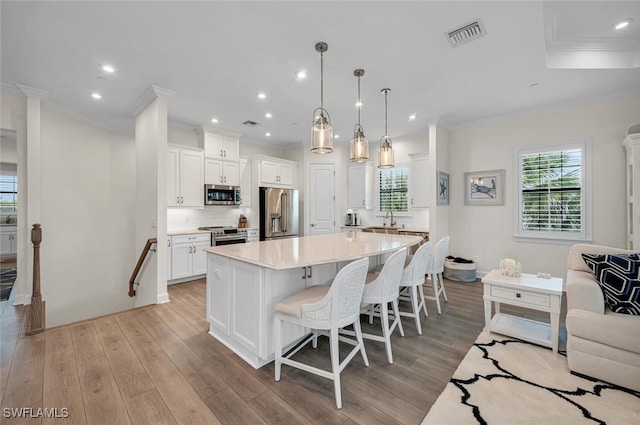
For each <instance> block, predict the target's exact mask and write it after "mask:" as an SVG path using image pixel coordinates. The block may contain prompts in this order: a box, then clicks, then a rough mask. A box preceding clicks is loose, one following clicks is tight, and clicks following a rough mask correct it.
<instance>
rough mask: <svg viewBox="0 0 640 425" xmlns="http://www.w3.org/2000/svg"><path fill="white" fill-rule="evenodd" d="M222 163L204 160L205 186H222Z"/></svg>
mask: <svg viewBox="0 0 640 425" xmlns="http://www.w3.org/2000/svg"><path fill="white" fill-rule="evenodd" d="M222 164H223V161H221V160H219V159H209V158H207V159H205V161H204V182H205V184H223V183H224V179H223V170H222V168H223V167H222Z"/></svg>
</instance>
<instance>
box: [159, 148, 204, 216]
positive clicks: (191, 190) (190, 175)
mask: <svg viewBox="0 0 640 425" xmlns="http://www.w3.org/2000/svg"><path fill="white" fill-rule="evenodd" d="M203 193H204V153H203V152H202V151H197V150H191V149H180V148H177V147H169V148H168V149H167V206H169V207H202V206H204V194H203Z"/></svg>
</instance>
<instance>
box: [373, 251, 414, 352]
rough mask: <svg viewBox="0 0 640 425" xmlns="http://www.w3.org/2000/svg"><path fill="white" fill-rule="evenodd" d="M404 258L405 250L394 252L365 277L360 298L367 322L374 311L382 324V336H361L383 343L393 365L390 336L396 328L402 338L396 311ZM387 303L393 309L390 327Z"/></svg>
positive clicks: (402, 331)
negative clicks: (380, 266)
mask: <svg viewBox="0 0 640 425" xmlns="http://www.w3.org/2000/svg"><path fill="white" fill-rule="evenodd" d="M406 257H407V249H406V248H402V249H400V250H398V251H396V252H394V253H393V254H392V255H391V257H389V259H387V261H385V263H384V265H383V267H382V270H380V272H379V273H369V274H368V275H367V283H366V285H365V286H364V295H363V296H362V306H363V310H362V311H363V313H369V321H370V322H372V320H373V314H374V311H376V312H378V313H379V315H380V321H381V323H382V336H379V335H373V334H367V333H363V334H362V336H363V337H364V338H366V339H370V340H373V341H381V342H384V345H385V348H386V350H387V361H388V362H389V363H393V354H392V352H391V334H392V333H393V331H394V330H395V328H396V327H398V330H399V331H400V335H402V336H404V330H403V329H402V322H401V321H400V314H399V311H398V296H399V294H400V280H401V279H402V271H403V269H404V261H405V258H406ZM389 303H391V305H392V308H393V321H392V323H391V325H389ZM376 315H378V314H376Z"/></svg>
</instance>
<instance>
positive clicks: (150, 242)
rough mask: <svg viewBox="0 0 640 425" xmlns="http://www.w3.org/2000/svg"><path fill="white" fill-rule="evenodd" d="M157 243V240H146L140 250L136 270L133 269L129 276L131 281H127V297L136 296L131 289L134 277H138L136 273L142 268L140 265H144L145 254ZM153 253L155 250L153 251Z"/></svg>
mask: <svg viewBox="0 0 640 425" xmlns="http://www.w3.org/2000/svg"><path fill="white" fill-rule="evenodd" d="M157 242H158V239H157V238H151V239H147V243H146V244H145V245H144V248H142V252H141V253H140V257H139V258H138V263H137V264H136V268H135V269H133V273H132V274H131V279H129V296H130V297H134V296H135V295H136V290H135V289H133V285H135V281H136V277H138V273H139V272H140V269H141V268H142V264H144V260H145V258H147V254H148V253H149V251H151V245H153V244H155V243H157ZM154 251H155V250H154Z"/></svg>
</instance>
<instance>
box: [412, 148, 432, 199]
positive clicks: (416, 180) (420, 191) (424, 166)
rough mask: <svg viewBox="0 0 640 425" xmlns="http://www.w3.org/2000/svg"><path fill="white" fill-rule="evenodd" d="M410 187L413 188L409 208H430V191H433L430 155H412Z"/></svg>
mask: <svg viewBox="0 0 640 425" xmlns="http://www.w3.org/2000/svg"><path fill="white" fill-rule="evenodd" d="M409 186H410V187H411V198H410V199H409V206H410V207H411V208H428V207H429V191H430V190H431V183H430V179H429V156H428V155H426V154H420V155H411V174H410V175H409Z"/></svg>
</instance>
